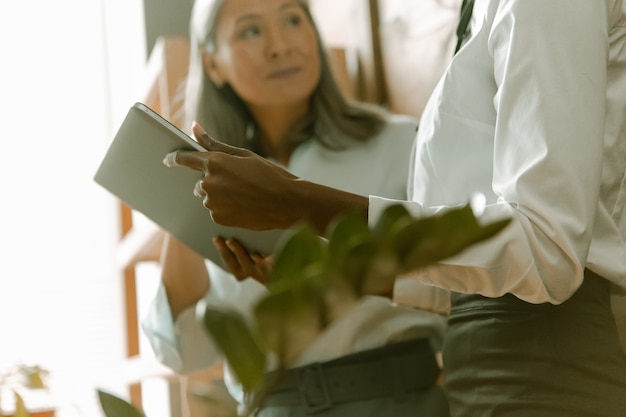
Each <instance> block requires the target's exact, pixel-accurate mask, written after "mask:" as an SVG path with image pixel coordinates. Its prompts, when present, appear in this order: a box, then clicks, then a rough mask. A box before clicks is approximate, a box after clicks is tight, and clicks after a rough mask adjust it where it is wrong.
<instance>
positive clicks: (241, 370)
mask: <svg viewBox="0 0 626 417" xmlns="http://www.w3.org/2000/svg"><path fill="white" fill-rule="evenodd" d="M203 322H204V327H205V329H206V330H207V331H208V333H209V334H210V335H211V337H212V339H213V340H214V341H215V344H216V345H217V346H218V348H219V349H220V350H221V351H222V353H223V354H224V357H225V358H226V360H227V361H228V365H229V366H230V367H231V369H232V370H233V373H234V374H235V375H236V377H237V379H238V380H239V382H240V383H241V385H242V386H243V388H244V390H246V391H249V390H252V389H253V388H255V387H256V386H257V385H258V384H259V383H260V382H261V380H262V379H263V373H264V372H265V363H266V356H265V348H264V347H263V346H262V345H261V343H260V341H259V336H258V334H257V333H255V332H253V331H252V329H251V328H250V326H248V324H247V323H246V321H245V319H244V318H243V316H242V315H241V314H239V313H238V312H237V311H234V310H230V309H225V308H217V307H213V306H207V307H206V308H205V310H204V315H203Z"/></svg>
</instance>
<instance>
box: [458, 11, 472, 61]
mask: <svg viewBox="0 0 626 417" xmlns="http://www.w3.org/2000/svg"><path fill="white" fill-rule="evenodd" d="M473 9H474V0H463V4H462V5H461V18H460V19H459V25H458V26H457V28H456V38H457V42H456V48H454V53H455V54H456V53H457V52H459V49H461V46H462V45H463V42H464V41H465V39H466V38H467V37H468V36H469V35H470V31H469V22H470V19H471V17H472V10H473Z"/></svg>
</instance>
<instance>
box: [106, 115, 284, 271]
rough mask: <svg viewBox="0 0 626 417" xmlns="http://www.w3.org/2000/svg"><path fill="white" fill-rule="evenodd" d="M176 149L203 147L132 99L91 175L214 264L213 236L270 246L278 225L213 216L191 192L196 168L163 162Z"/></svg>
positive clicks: (265, 251) (261, 248)
mask: <svg viewBox="0 0 626 417" xmlns="http://www.w3.org/2000/svg"><path fill="white" fill-rule="evenodd" d="M177 149H186V150H200V151H202V150H204V149H203V148H202V146H201V145H200V144H198V143H197V142H196V141H195V140H193V139H192V138H190V137H189V136H188V135H186V134H185V133H183V132H182V131H181V130H180V129H178V128H176V127H175V126H174V125H172V124H171V123H169V122H168V121H167V120H165V119H164V118H162V117H161V116H159V115H158V114H157V113H156V112H154V111H153V110H151V109H150V108H149V107H147V106H146V105H144V104H142V103H136V104H135V105H133V106H132V107H131V108H130V110H129V111H128V114H127V115H126V118H125V119H124V121H123V122H122V124H121V126H120V128H119V130H118V131H117V133H116V135H115V137H114V139H113V142H112V143H111V146H110V147H109V149H108V151H107V153H106V155H105V157H104V159H103V161H102V163H101V164H100V167H99V168H98V170H97V172H96V174H95V176H94V180H95V181H96V182H97V183H98V184H100V185H101V186H103V187H104V188H106V189H107V190H108V191H110V192H111V193H113V194H114V195H115V196H117V197H118V198H119V199H120V200H122V201H123V202H124V203H126V204H127V205H128V206H129V207H131V208H132V209H134V210H137V211H138V212H140V213H142V214H144V215H145V216H146V217H148V218H149V219H151V220H152V221H154V222H155V223H157V224H158V225H159V226H160V227H161V228H163V229H164V230H165V231H167V232H168V233H170V234H171V235H173V236H174V237H176V238H177V239H178V240H180V241H181V242H183V243H185V244H186V245H187V246H189V247H190V248H192V249H193V250H195V251H196V252H198V253H199V254H201V255H202V256H204V257H205V258H208V259H211V260H212V261H213V262H215V263H217V264H218V265H223V262H222V260H221V257H220V256H219V252H218V251H217V249H216V248H215V246H214V245H213V242H212V239H213V237H214V236H222V237H224V238H235V239H237V240H239V241H240V242H241V243H242V244H243V245H244V246H245V247H246V248H247V249H248V251H249V252H255V251H256V252H259V253H261V254H262V255H269V254H271V253H273V252H274V250H275V248H276V242H277V240H278V239H279V238H280V236H281V235H282V234H283V233H284V231H282V230H269V231H261V232H259V231H251V230H246V229H240V228H232V227H226V226H221V225H218V224H216V223H214V222H213V220H212V219H211V216H210V213H209V211H208V210H207V209H206V208H205V207H204V206H203V205H202V200H201V199H200V198H198V197H195V196H194V195H193V188H194V185H195V183H196V182H197V181H198V180H199V179H200V178H202V175H203V174H202V173H201V172H198V171H194V170H192V169H190V168H187V167H171V168H168V167H166V166H165V165H163V158H164V157H165V155H166V154H168V153H169V152H171V151H174V150H177Z"/></svg>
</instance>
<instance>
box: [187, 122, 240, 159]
mask: <svg viewBox="0 0 626 417" xmlns="http://www.w3.org/2000/svg"><path fill="white" fill-rule="evenodd" d="M191 130H192V132H193V136H194V137H195V138H196V140H197V141H198V142H199V143H200V145H202V146H203V147H204V148H205V149H206V150H208V151H217V152H224V153H227V154H230V155H236V156H247V155H249V151H247V150H245V149H242V148H238V147H236V146H231V145H227V144H225V143H222V142H220V141H218V140H215V139H213V138H212V137H210V136H209V134H208V133H207V132H206V131H205V130H204V129H203V128H202V126H200V124H199V123H198V122H193V123H192V125H191Z"/></svg>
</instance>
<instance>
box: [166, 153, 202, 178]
mask: <svg viewBox="0 0 626 417" xmlns="http://www.w3.org/2000/svg"><path fill="white" fill-rule="evenodd" d="M202 154H203V152H196V151H174V152H170V153H168V154H167V155H165V158H163V164H164V165H165V166H167V167H176V166H186V167H188V168H191V169H195V170H196V171H202V172H204V173H205V174H208V172H207V171H208V169H207V165H206V163H205V161H206V158H203V157H202Z"/></svg>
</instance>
